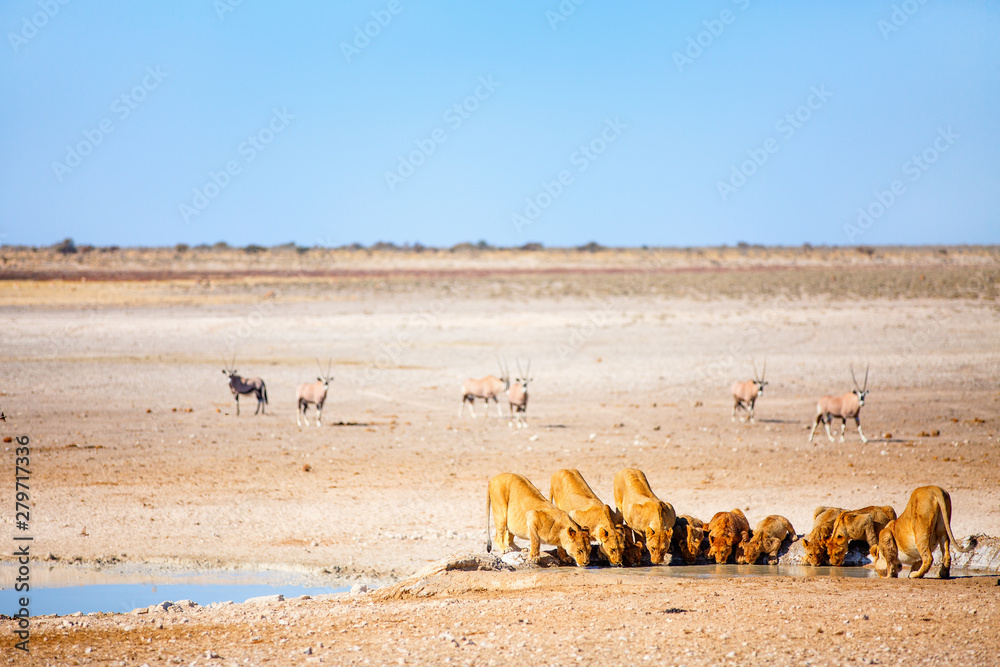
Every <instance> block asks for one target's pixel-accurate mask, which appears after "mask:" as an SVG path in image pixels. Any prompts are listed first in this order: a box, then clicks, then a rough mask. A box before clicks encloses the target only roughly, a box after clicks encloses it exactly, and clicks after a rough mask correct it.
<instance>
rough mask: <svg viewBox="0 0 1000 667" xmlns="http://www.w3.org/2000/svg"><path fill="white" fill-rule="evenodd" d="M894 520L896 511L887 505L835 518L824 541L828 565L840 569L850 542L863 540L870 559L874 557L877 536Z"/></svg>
mask: <svg viewBox="0 0 1000 667" xmlns="http://www.w3.org/2000/svg"><path fill="white" fill-rule="evenodd" d="M895 518H896V510H894V509H892V508H891V507H889V506H888V505H884V506H882V507H876V506H871V507H864V508H862V509H859V510H853V511H850V512H844V513H843V514H841V515H840V516H838V517H837V520H836V521H835V522H834V524H833V530H832V531H831V532H830V537H829V539H827V541H826V551H827V554H829V557H830V565H833V566H834V567H840V566H841V565H843V564H844V558H845V557H846V556H847V547H848V545H849V544H850V543H851V541H852V540H865V541H867V542H868V550H869V552H870V554H871V557H872V558H874V557H875V547H876V546H877V545H878V535H879V533H880V532H881V530H882V529H883V528H885V524H887V523H889V522H890V521H892V520H893V519H895Z"/></svg>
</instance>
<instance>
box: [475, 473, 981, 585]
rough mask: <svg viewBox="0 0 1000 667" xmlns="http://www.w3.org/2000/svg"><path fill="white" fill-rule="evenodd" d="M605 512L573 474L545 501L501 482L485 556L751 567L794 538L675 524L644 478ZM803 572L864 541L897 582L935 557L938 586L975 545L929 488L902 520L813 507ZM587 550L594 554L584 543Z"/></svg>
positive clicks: (736, 521)
mask: <svg viewBox="0 0 1000 667" xmlns="http://www.w3.org/2000/svg"><path fill="white" fill-rule="evenodd" d="M613 494H614V501H615V505H614V509H612V508H611V506H609V505H606V504H605V503H604V502H603V501H602V500H601V499H600V498H599V497H598V495H597V494H596V493H595V492H594V490H593V488H591V486H590V484H589V483H588V482H587V480H586V479H584V477H583V475H582V474H581V473H580V471H579V470H574V469H562V470H558V471H556V472H555V473H554V474H553V475H552V478H551V480H550V483H549V499H546V498H545V497H544V496H543V495H542V493H541V491H539V490H538V488H537V487H536V486H535V485H534V484H532V483H531V482H530V481H528V479H527V478H526V477H523V476H522V475H518V474H514V473H509V472H505V473H501V474H499V475H496V476H495V477H493V478H492V479H491V480H490V482H489V488H488V491H487V500H486V514H487V516H486V534H487V539H486V551H487V552H489V551H491V550H492V548H493V540H492V539H491V538H490V530H489V522H490V518H491V517H492V519H493V524H494V528H495V531H496V532H495V540H496V542H497V543H498V544H499V545H500V547H501V549H502V550H503V551H504V552H508V551H516V550H517V546H516V545H515V544H514V537H519V538H521V539H526V540H528V541H529V549H528V558H529V560H530V562H532V563H537V562H538V561H539V560H540V559H541V545H542V544H548V545H551V546H554V547H556V558H557V559H558V560H559V561H560V562H561V563H564V564H575V565H577V566H579V567H583V566H586V565H588V564H591V563H603V562H606V563H607V564H609V565H611V566H614V567H636V566H640V565H660V564H671V563H672V561H674V559H676V562H677V563H678V564H680V563H686V564H688V565H693V564H695V563H697V562H698V561H699V560H703V561H707V562H715V563H717V564H722V563H738V564H745V565H752V564H755V563H758V562H760V561H761V559H763V560H764V562H765V563H766V564H769V565H773V564H776V563H777V562H778V556H779V554H780V553H781V551H782V548H783V547H784V548H786V549H787V547H788V546H789V545H791V544H792V543H793V542H795V541H796V540H797V539H799V537H798V535H797V533H796V532H795V528H793V527H792V524H791V522H790V521H789V520H788V519H786V518H785V517H783V516H781V515H778V514H771V515H769V516H766V517H764V518H763V519H762V520H761V521H759V522H758V523H757V525H756V527H755V528H753V529H752V530H751V528H750V523H749V521H748V520H747V518H746V516H745V515H744V514H743V512H742V510H740V509H739V508H734V509H732V510H729V511H721V512H717V513H716V514H715V515H714V516H713V517H712V519H711V521H709V522H708V523H705V522H703V521H701V520H700V519H697V518H695V517H693V516H690V515H687V514H681V515H677V514H676V513H675V511H674V508H673V505H671V504H670V503H669V502H667V501H665V500H663V499H661V498H660V497H659V496H658V495H656V494H655V493H654V492H653V490H652V488H651V486H650V484H649V481H648V479H647V478H646V474H645V473H644V472H643V471H641V470H639V469H637V468H625V469H624V470H621V471H619V472H618V473H617V474H616V475H615V477H614V483H613ZM801 539H802V546H803V550H804V552H805V557H804V559H803V564H805V565H811V566H819V565H833V566H840V565H843V563H844V560H845V557H846V554H847V553H848V548H849V545H850V544H851V543H852V542H864V543H865V544H866V546H867V549H868V553H869V554H870V555H871V558H872V560H873V561H874V562H875V571H876V572H877V573H878V575H879V576H880V577H895V576H898V574H899V571H900V569H901V568H902V566H903V565H911V566H912V567H911V571H910V576H911V577H923V576H924V574H926V573H927V571H928V570H929V569H930V567H931V565H932V563H933V552H934V551H935V550H936V549H940V551H941V554H942V556H941V559H942V562H941V567H940V570H939V576H940V577H941V578H942V579H947V578H948V577H949V576H950V570H951V551H950V547H952V546H954V547H955V548H956V549H958V550H959V551H962V552H968V551H970V550H971V549H972V548H973V546H974V545H975V543H974V541H973V540H971V539H970V543H969V544H968V545H967V546H965V547H962V546H959V544H958V541H957V540H956V539H955V536H954V534H953V533H952V531H951V496H949V495H948V492H947V491H945V490H944V489H942V488H941V487H938V486H922V487H920V488H918V489H916V490H915V491H914V492H913V495H912V496H911V497H910V501H909V503H907V505H906V509H904V510H903V513H902V514H900V515H898V516H897V515H896V512H895V510H894V509H893V508H892V507H890V506H888V505H884V506H870V507H864V508H861V509H857V510H845V509H842V508H838V507H825V506H823V507H817V508H816V510H815V511H814V512H813V527H812V529H811V530H810V531H809V533H808V534H807V535H804V536H803V537H802V538H801ZM592 541H596V543H597V544H596V545H592V544H591V542H592Z"/></svg>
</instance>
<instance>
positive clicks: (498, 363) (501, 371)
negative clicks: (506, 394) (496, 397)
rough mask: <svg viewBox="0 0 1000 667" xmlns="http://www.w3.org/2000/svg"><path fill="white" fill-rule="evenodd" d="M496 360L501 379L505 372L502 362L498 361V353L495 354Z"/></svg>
mask: <svg viewBox="0 0 1000 667" xmlns="http://www.w3.org/2000/svg"><path fill="white" fill-rule="evenodd" d="M496 360H497V367H498V368H499V369H500V379H501V380H502V379H503V378H504V377H505V376H506V375H507V374H506V373H505V372H504V369H503V362H502V361H500V355H499V354H498V355H496Z"/></svg>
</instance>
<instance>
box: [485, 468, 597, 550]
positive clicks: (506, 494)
mask: <svg viewBox="0 0 1000 667" xmlns="http://www.w3.org/2000/svg"><path fill="white" fill-rule="evenodd" d="M491 508H492V514H493V523H494V524H495V526H496V540H497V543H499V544H500V545H501V546H502V548H503V550H504V551H505V552H506V551H515V550H516V549H517V547H516V546H515V545H514V537H515V536H517V537H520V538H521V539H522V540H524V539H526V540H529V541H530V544H531V547H530V550H529V552H528V557H529V559H530V560H531V561H532V562H537V561H538V559H539V558H540V557H541V545H542V544H551V545H553V546H555V547H557V549H558V554H559V559H560V560H561V561H562V562H564V563H572V562H574V561H575V562H576V564H577V565H578V566H579V567H584V566H585V565H587V564H589V563H590V535H589V534H588V533H587V531H586V530H584V529H583V528H581V527H580V526H579V524H577V523H576V521H573V519H571V518H570V517H569V515H568V514H566V512H564V511H562V510H561V509H559V508H558V507H556V506H555V505H553V504H552V503H550V502H549V501H548V500H546V499H545V497H544V496H543V495H542V492H541V491H539V490H538V489H537V488H536V487H535V485H534V484H532V483H531V482H529V481H528V480H527V479H526V478H524V477H522V476H521V475H517V474H514V473H512V472H503V473H500V474H499V475H497V476H496V477H494V478H493V479H491V480H490V484H489V488H488V489H487V492H486V552H487V553H489V552H490V551H492V550H493V542H492V541H491V540H490V511H491ZM567 553H568V554H569V556H571V557H572V558H571V559H570V558H568V557H567Z"/></svg>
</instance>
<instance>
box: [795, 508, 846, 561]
mask: <svg viewBox="0 0 1000 667" xmlns="http://www.w3.org/2000/svg"><path fill="white" fill-rule="evenodd" d="M846 511H847V510H845V509H842V508H840V507H822V506H820V507H817V508H816V509H815V510H813V527H812V530H811V531H810V532H809V534H808V535H806V536H805V537H803V538H802V547H803V548H804V549H805V551H806V556H805V559H804V560H803V561H802V562H803V564H805V565H815V566H819V565H826V541H827V540H828V539H830V533H832V532H833V524H834V523H836V522H837V517H838V516H840V515H841V514H843V513H844V512H846Z"/></svg>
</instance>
